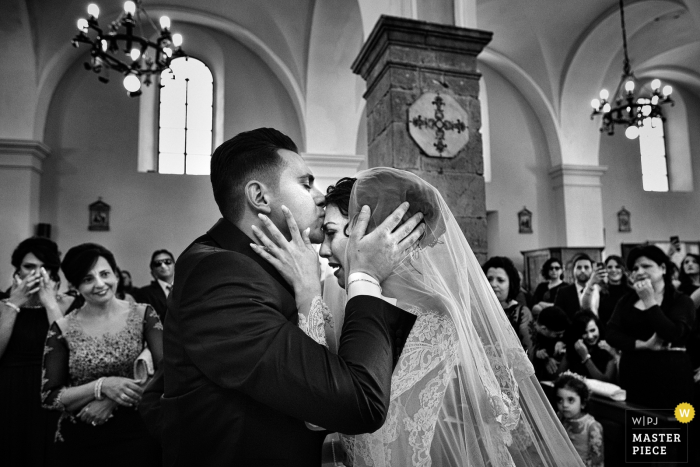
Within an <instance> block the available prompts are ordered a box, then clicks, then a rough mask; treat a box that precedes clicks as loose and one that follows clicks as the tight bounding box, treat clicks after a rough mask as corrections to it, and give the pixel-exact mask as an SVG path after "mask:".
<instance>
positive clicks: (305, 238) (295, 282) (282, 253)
mask: <svg viewBox="0 0 700 467" xmlns="http://www.w3.org/2000/svg"><path fill="white" fill-rule="evenodd" d="M282 212H283V213H284V217H285V219H286V221H287V226H288V227H289V232H290V233H291V235H292V239H291V241H288V240H287V239H286V238H285V237H284V235H283V234H282V232H280V231H279V229H278V228H277V226H276V225H275V224H274V223H273V222H272V221H271V220H270V219H269V218H268V217H267V216H265V215H264V214H259V215H258V217H259V218H260V220H261V221H262V223H263V226H265V229H267V231H268V232H269V233H270V236H271V237H272V240H271V239H270V238H268V236H267V235H265V233H264V232H263V231H262V230H260V229H259V228H257V227H256V226H252V227H253V233H254V234H255V236H256V237H258V239H259V240H260V243H262V245H263V246H260V245H256V244H254V243H251V244H250V246H251V248H252V249H253V251H255V252H256V253H257V254H259V255H260V256H262V257H263V258H264V259H265V260H267V261H268V262H269V263H270V264H272V265H273V266H274V267H275V269H277V271H278V272H279V273H280V274H281V275H282V277H284V279H285V280H286V281H287V282H288V283H289V284H290V285H291V286H292V287H293V288H294V297H295V299H296V303H297V309H298V310H299V311H300V312H302V313H304V314H306V312H307V311H308V310H309V306H310V305H311V301H312V300H313V298H314V297H315V296H316V295H321V281H320V279H319V278H320V276H321V267H320V264H319V261H318V254H317V253H316V250H315V249H314V247H313V246H312V245H311V241H310V240H309V229H306V230H305V231H304V232H303V234H302V233H299V227H298V226H297V223H296V221H295V220H294V216H293V215H292V213H291V211H290V210H289V209H287V207H286V206H282Z"/></svg>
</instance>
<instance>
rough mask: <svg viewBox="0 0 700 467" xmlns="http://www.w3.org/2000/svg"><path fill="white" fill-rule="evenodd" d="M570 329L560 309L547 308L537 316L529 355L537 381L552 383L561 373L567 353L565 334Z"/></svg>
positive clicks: (567, 320)
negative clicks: (561, 366)
mask: <svg viewBox="0 0 700 467" xmlns="http://www.w3.org/2000/svg"><path fill="white" fill-rule="evenodd" d="M568 327H569V319H568V318H567V316H566V313H565V312H564V310H562V309H561V308H559V307H556V306H550V307H548V308H545V309H544V310H542V312H541V313H540V314H539V316H537V321H536V322H535V335H534V338H533V344H532V348H531V349H530V352H529V353H528V357H530V360H531V361H532V366H534V367H535V376H537V379H539V380H541V381H551V380H552V379H554V377H555V376H556V375H557V373H558V372H559V371H560V369H559V367H560V365H561V363H562V360H563V358H564V354H565V352H566V344H565V343H564V334H565V333H566V330H567V329H568Z"/></svg>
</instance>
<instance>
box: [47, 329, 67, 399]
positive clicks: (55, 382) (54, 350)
mask: <svg viewBox="0 0 700 467" xmlns="http://www.w3.org/2000/svg"><path fill="white" fill-rule="evenodd" d="M69 352H70V351H69V349H68V343H67V342H66V339H65V338H64V337H63V333H62V332H61V328H59V327H58V324H56V323H53V324H52V325H51V328H50V329H49V332H48V334H47V336H46V344H45V346H44V363H43V367H42V370H41V405H42V407H44V408H45V409H50V410H61V411H65V410H66V408H65V406H64V405H63V402H61V395H62V394H63V392H64V391H65V390H66V386H69V385H70V373H69V371H68V356H69Z"/></svg>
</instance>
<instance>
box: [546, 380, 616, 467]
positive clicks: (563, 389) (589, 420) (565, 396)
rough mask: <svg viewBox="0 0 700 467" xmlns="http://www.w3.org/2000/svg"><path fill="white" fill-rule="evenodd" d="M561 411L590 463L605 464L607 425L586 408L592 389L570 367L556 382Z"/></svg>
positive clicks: (590, 466)
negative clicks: (587, 411) (605, 432)
mask: <svg viewBox="0 0 700 467" xmlns="http://www.w3.org/2000/svg"><path fill="white" fill-rule="evenodd" d="M554 390H555V391H556V395H557V398H556V400H557V410H558V412H557V415H558V416H559V420H561V423H562V425H564V429H566V433H567V434H568V435H569V438H570V439H571V442H572V443H573V445H574V447H575V448H576V451H577V452H578V454H579V456H581V459H582V460H583V462H584V463H585V464H586V467H603V466H604V462H603V427H602V426H601V424H600V423H598V422H597V421H596V420H595V418H593V416H592V415H591V414H589V413H586V412H585V409H586V405H587V404H588V400H589V399H590V397H591V390H590V389H589V388H588V386H587V385H586V383H585V382H584V378H583V377H582V376H579V375H576V374H574V373H571V372H569V371H566V372H564V373H562V374H561V375H560V376H559V378H557V380H556V382H555V383H554Z"/></svg>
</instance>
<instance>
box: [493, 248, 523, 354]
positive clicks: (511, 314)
mask: <svg viewBox="0 0 700 467" xmlns="http://www.w3.org/2000/svg"><path fill="white" fill-rule="evenodd" d="M482 269H483V270H484V274H486V278H487V279H488V281H489V284H491V288H492V289H493V291H494V293H495V294H496V298H497V299H498V301H499V302H500V303H501V307H502V308H503V311H504V312H505V314H506V316H507V317H508V321H510V324H511V326H513V329H514V330H515V333H516V334H517V335H518V338H520V343H522V345H523V348H524V349H525V352H527V351H528V350H529V349H530V347H532V331H531V330H530V324H531V323H532V313H530V310H529V309H528V307H527V306H525V305H523V304H521V303H518V302H517V301H516V300H515V297H516V296H517V295H518V293H519V291H520V276H519V275H518V270H517V269H516V268H515V265H514V264H513V262H512V261H511V260H510V259H508V258H506V257H504V256H494V257H492V258H490V259H489V260H488V261H486V263H484V265H483V266H482Z"/></svg>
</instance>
